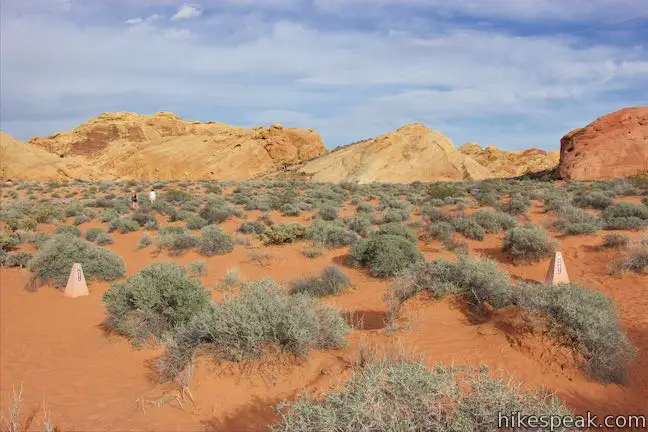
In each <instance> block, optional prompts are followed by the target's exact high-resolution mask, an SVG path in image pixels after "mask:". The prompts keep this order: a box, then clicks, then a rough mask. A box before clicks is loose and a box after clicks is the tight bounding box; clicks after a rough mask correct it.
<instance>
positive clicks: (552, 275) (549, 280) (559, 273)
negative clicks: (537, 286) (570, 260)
mask: <svg viewBox="0 0 648 432" xmlns="http://www.w3.org/2000/svg"><path fill="white" fill-rule="evenodd" d="M568 283H569V275H568V274H567V266H566V265H565V259H564V258H563V255H562V252H556V253H554V256H553V258H552V259H551V263H550V264H549V269H548V270H547V276H546V277H545V284H547V285H558V284H568Z"/></svg>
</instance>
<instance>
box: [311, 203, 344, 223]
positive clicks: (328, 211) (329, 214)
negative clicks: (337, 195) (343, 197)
mask: <svg viewBox="0 0 648 432" xmlns="http://www.w3.org/2000/svg"><path fill="white" fill-rule="evenodd" d="M339 211H340V209H339V208H337V207H333V206H331V205H324V206H322V207H321V208H320V209H319V211H318V212H317V217H318V218H320V219H322V220H325V221H332V220H335V219H337V218H338V212H339Z"/></svg>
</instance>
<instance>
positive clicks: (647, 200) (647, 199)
mask: <svg viewBox="0 0 648 432" xmlns="http://www.w3.org/2000/svg"><path fill="white" fill-rule="evenodd" d="M641 203H642V204H643V205H645V206H646V207H648V196H645V197H643V199H642V200H641Z"/></svg>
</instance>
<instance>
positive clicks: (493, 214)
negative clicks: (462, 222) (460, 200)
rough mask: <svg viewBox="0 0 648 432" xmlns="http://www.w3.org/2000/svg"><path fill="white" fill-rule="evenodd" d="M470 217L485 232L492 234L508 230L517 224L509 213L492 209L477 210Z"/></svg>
mask: <svg viewBox="0 0 648 432" xmlns="http://www.w3.org/2000/svg"><path fill="white" fill-rule="evenodd" d="M471 219H473V220H474V221H475V222H477V223H478V224H479V225H480V226H481V227H482V228H484V230H485V231H486V232H488V233H493V234H497V233H499V232H500V231H503V230H504V231H505V230H509V229H511V228H513V227H514V226H515V225H517V221H516V220H515V218H514V217H512V216H511V215H509V214H506V213H501V212H497V211H492V210H483V209H482V210H478V211H476V212H475V213H474V214H473V215H472V216H471Z"/></svg>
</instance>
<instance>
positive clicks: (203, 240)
mask: <svg viewBox="0 0 648 432" xmlns="http://www.w3.org/2000/svg"><path fill="white" fill-rule="evenodd" d="M198 250H199V251H200V253H201V254H202V255H205V256H214V255H224V254H227V253H230V252H232V250H234V242H233V240H232V236H230V235H229V234H227V233H226V232H225V231H223V230H222V229H220V228H219V227H218V226H216V225H207V226H206V227H204V228H203V229H202V236H201V237H200V238H199V239H198Z"/></svg>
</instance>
